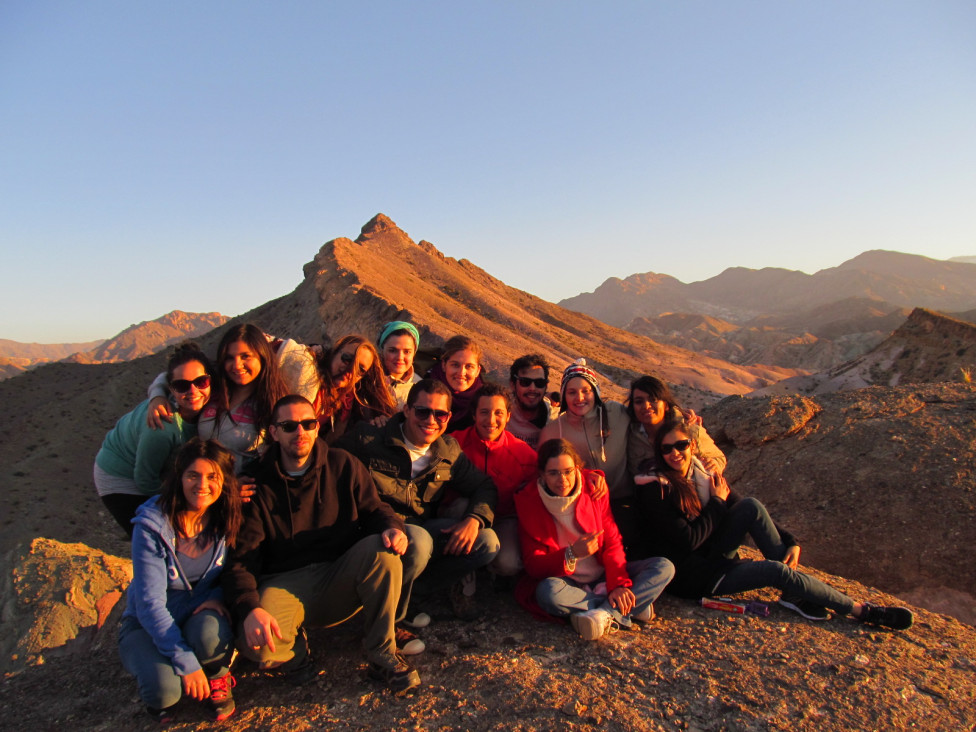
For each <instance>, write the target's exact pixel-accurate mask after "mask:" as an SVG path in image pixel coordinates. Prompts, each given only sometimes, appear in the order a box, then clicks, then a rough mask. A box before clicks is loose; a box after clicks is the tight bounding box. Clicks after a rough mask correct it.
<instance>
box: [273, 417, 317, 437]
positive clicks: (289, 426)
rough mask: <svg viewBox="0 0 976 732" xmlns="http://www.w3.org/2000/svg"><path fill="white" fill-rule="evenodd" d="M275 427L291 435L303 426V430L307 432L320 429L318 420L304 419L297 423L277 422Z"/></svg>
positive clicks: (286, 420)
mask: <svg viewBox="0 0 976 732" xmlns="http://www.w3.org/2000/svg"><path fill="white" fill-rule="evenodd" d="M274 425H275V427H277V428H278V429H280V430H281V431H282V432H287V433H289V434H290V433H292V432H294V431H295V430H297V429H298V426H299V425H301V427H302V429H303V430H305V431H306V432H311V431H312V430H314V429H317V428H318V426H319V421H318V420H317V419H303V420H300V421H296V420H294V419H284V420H282V421H281V422H275V423H274Z"/></svg>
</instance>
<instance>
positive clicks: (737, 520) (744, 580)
mask: <svg viewBox="0 0 976 732" xmlns="http://www.w3.org/2000/svg"><path fill="white" fill-rule="evenodd" d="M747 534H748V535H749V536H751V537H752V540H753V541H754V542H756V547H757V548H758V549H759V551H760V552H762V555H763V556H764V557H766V559H765V561H761V562H740V563H739V564H736V565H734V566H733V567H731V568H730V569H729V570H728V571H727V572H726V573H725V575H723V576H722V578H721V579H720V580H719V581H718V583H717V584H716V585H715V586H714V587H713V588H712V594H713V595H734V594H736V593H737V592H745V591H747V590H758V589H760V588H762V587H775V588H777V589H779V590H782V592H783V595H784V596H786V597H788V598H791V599H792V598H798V599H801V600H809V601H810V602H813V603H815V604H817V605H820V606H822V607H826V608H829V609H831V610H833V611H834V612H837V613H841V614H843V615H847V614H848V613H850V612H851V610H853V609H854V601H853V600H851V598H849V597H848V596H847V595H844V594H842V593H840V592H838V591H837V590H835V589H834V588H833V587H830V586H829V585H826V584H824V583H823V582H821V581H820V580H818V579H814V578H813V577H811V576H810V575H808V574H803V572H797V571H796V570H793V569H790V568H789V567H787V566H786V565H785V564H783V563H782V561H780V560H781V559H783V557H784V556H786V549H787V547H786V545H785V544H784V543H783V540H782V538H781V537H780V535H779V531H777V529H776V526H775V524H773V520H772V519H771V518H770V517H769V512H768V511H767V510H766V507H765V506H763V505H762V503H760V502H759V501H757V500H756V499H755V498H742V499H740V500H739V501H737V502H736V503H735V505H733V506H732V508H730V509H729V510H728V512H727V513H726V514H725V518H724V519H723V520H722V523H721V525H720V526H719V527H718V529H717V530H716V531H715V533H714V534H713V537H714V538H713V542H712V549H711V554H712V557H713V558H715V559H719V558H723V557H724V558H732V557H734V556H735V554H736V552H737V551H738V549H739V546H740V545H741V544H742V542H743V541H744V540H745V537H746V535H747Z"/></svg>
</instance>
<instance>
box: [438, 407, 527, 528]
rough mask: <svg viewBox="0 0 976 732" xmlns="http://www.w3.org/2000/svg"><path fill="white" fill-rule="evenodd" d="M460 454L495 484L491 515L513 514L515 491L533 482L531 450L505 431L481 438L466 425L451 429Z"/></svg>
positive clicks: (472, 428) (473, 429)
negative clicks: (487, 439)
mask: <svg viewBox="0 0 976 732" xmlns="http://www.w3.org/2000/svg"><path fill="white" fill-rule="evenodd" d="M451 437H453V438H454V439H455V440H457V441H458V444H459V445H461V449H462V450H463V451H464V454H465V455H467V456H468V459H469V460H470V461H471V462H472V463H474V466H475V467H476V468H478V470H480V471H482V472H483V473H487V474H488V477H489V478H491V479H492V481H493V482H494V484H495V487H496V488H498V503H497V504H496V505H495V517H496V518H498V517H501V516H514V515H515V502H514V500H513V498H514V496H515V491H517V490H518V489H519V488H521V487H522V486H524V485H527V484H530V483H533V482H534V481H535V476H536V474H537V472H538V468H537V467H536V461H537V456H536V454H535V450H533V449H532V448H531V447H529V446H528V444H527V443H525V442H524V441H522V440H520V439H519V438H518V437H516V436H515V435H513V434H511V433H510V432H508V431H505V432H502V436H501V437H499V438H498V439H497V440H495V441H493V442H485V441H484V440H482V439H481V437H479V436H478V432H477V431H476V430H475V428H474V427H473V426H472V427H468V428H466V429H463V430H458V431H457V432H453V433H451Z"/></svg>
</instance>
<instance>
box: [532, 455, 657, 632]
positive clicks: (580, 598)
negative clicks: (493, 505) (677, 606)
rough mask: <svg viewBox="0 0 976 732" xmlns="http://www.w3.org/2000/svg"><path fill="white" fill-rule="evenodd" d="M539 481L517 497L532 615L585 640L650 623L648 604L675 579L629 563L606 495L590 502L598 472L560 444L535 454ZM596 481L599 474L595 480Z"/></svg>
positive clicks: (643, 563)
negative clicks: (565, 623) (542, 615)
mask: <svg viewBox="0 0 976 732" xmlns="http://www.w3.org/2000/svg"><path fill="white" fill-rule="evenodd" d="M538 465H539V470H540V472H541V476H540V477H539V480H538V481H537V482H536V484H534V485H532V484H530V485H528V486H526V487H525V488H524V489H523V490H521V491H519V492H518V493H517V494H516V495H515V509H516V511H517V513H518V519H519V536H520V539H521V544H522V560H523V562H524V564H525V571H526V573H527V574H528V578H527V579H528V583H529V586H528V587H524V588H523V589H529V588H530V587H531V585H534V592H531V591H530V592H526V591H522V592H519V593H518V595H519V598H520V600H521V601H522V602H523V604H526V605H527V606H528V607H529V609H532V610H534V609H535V607H534V606H533V605H534V603H533V599H534V602H535V603H537V604H538V605H537V606H538V607H539V608H541V609H542V610H544V611H545V612H547V613H548V614H549V615H553V616H556V617H559V618H567V617H568V619H569V621H570V623H571V624H572V626H573V628H574V629H575V630H576V632H578V633H579V634H580V636H582V637H583V638H584V639H585V640H596V639H597V638H601V637H602V636H603V635H605V634H606V633H607V631H608V630H609V629H610V628H611V626H612V625H613V624H614V623H616V624H617V625H623V626H630V624H631V620H640V621H643V622H647V621H649V620H651V619H652V618H653V617H654V608H653V604H652V603H653V602H654V600H656V599H657V597H658V595H660V594H661V592H662V591H663V590H664V588H665V587H666V586H667V584H668V582H670V581H671V578H672V577H673V576H674V566H673V565H672V564H671V562H669V561H668V560H667V559H663V558H661V557H650V558H648V559H642V560H639V561H636V562H627V561H626V558H625V557H624V550H623V545H622V544H621V541H620V532H619V531H618V530H617V525H616V524H615V523H614V521H613V516H612V514H611V513H610V502H609V499H608V498H607V496H606V495H604V496H603V497H602V498H600V499H594V498H593V496H592V478H593V474H594V473H596V471H592V470H584V469H582V467H581V466H582V460H581V459H580V457H579V455H578V454H577V453H576V450H575V449H574V448H573V446H572V445H571V444H570V443H569V442H567V441H566V440H563V439H555V440H548V441H546V442H544V443H543V444H542V445H541V446H540V447H539V462H538ZM597 474H598V473H597Z"/></svg>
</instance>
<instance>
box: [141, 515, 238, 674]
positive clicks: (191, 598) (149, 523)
mask: <svg viewBox="0 0 976 732" xmlns="http://www.w3.org/2000/svg"><path fill="white" fill-rule="evenodd" d="M158 503H159V497H158V496H154V497H153V498H151V499H149V500H148V501H146V502H145V503H144V504H142V505H141V506H140V507H139V509H138V510H137V511H136V516H135V518H134V519H132V523H133V524H134V525H135V530H134V531H133V533H132V582H131V584H130V585H129V591H128V593H127V601H126V608H125V612H124V613H123V614H122V617H123V618H130V617H131V618H135V619H136V620H137V621H138V622H139V625H141V626H142V628H143V630H145V631H146V632H147V633H149V636H150V637H151V638H152V639H153V643H155V644H156V648H157V649H158V650H159V652H160V653H162V654H163V655H164V656H166V657H168V658H169V659H170V661H171V663H172V664H173V668H174V669H175V670H176V673H177V674H178V675H179V676H186V675H188V674H191V673H193V672H194V671H197V670H198V669H200V662H199V661H198V660H197V657H196V654H195V653H194V652H193V649H192V648H191V647H190V645H189V644H188V643H187V642H186V639H185V638H184V637H183V631H182V630H181V629H180V628H181V626H182V625H183V623H185V622H186V621H187V620H188V619H189V617H190V615H192V614H193V611H194V610H195V609H196V608H197V607H198V606H199V605H201V604H202V603H203V602H205V601H206V600H209V599H211V598H213V599H216V600H221V599H222V597H223V596H222V593H221V590H220V584H219V582H218V580H219V578H220V573H221V571H222V570H223V568H224V558H225V556H226V554H227V546H226V542H225V541H224V537H222V536H221V537H219V538H218V540H217V547H216V550H215V551H214V554H213V559H212V560H211V562H210V565H209V566H208V567H207V571H206V572H204V574H203V577H201V578H200V579H199V580H198V581H197V583H196V584H195V585H191V584H190V581H189V580H188V579H187V578H186V575H185V574H184V572H183V568H182V567H180V563H179V560H178V559H177V557H176V531H175V530H174V529H173V526H172V525H171V524H170V522H169V520H168V519H167V518H166V517H165V516H164V515H163V513H162V511H160V510H159V506H158Z"/></svg>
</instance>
